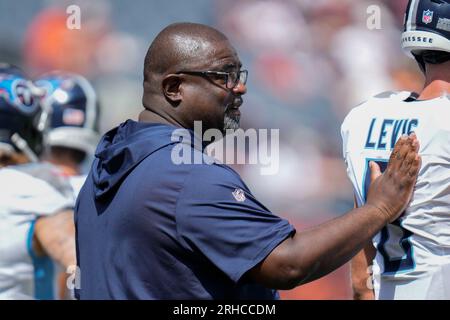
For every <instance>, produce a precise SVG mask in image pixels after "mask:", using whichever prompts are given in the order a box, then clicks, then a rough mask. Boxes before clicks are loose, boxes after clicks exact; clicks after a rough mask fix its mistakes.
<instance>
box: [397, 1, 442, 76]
mask: <svg viewBox="0 0 450 320" xmlns="http://www.w3.org/2000/svg"><path fill="white" fill-rule="evenodd" d="M402 48H403V50H404V51H405V52H406V53H407V54H408V55H409V56H412V57H414V58H415V59H416V60H417V62H418V63H419V66H420V67H421V69H422V70H423V71H425V63H434V62H435V63H443V62H445V61H447V60H448V58H450V56H449V55H448V54H446V53H450V0H410V1H409V3H408V7H407V9H406V13H405V23H404V32H403V34H402Z"/></svg>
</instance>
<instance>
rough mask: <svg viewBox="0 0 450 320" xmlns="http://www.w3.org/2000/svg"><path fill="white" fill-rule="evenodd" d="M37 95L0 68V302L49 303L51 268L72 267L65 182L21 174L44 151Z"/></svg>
mask: <svg viewBox="0 0 450 320" xmlns="http://www.w3.org/2000/svg"><path fill="white" fill-rule="evenodd" d="M41 91H42V90H39V89H38V88H37V87H35V86H34V85H33V84H32V83H31V81H29V80H27V78H26V77H25V76H24V74H23V73H22V72H21V71H20V70H19V69H18V68H16V67H12V66H9V65H0V168H1V169H0V299H35V298H36V299H53V298H55V289H56V288H55V286H54V284H55V281H54V274H55V273H54V271H55V265H54V263H53V262H54V261H56V262H58V263H59V264H61V265H62V266H63V267H64V268H67V267H69V266H71V265H75V262H76V259H75V240H74V227H73V210H72V209H71V208H73V205H74V204H73V199H71V198H70V197H69V198H68V197H65V196H64V192H63V190H64V182H61V181H58V179H57V178H55V179H53V180H54V183H51V182H46V181H44V180H42V179H37V178H36V177H33V176H31V175H29V174H27V173H26V171H27V170H26V169H25V168H26V167H27V165H26V163H27V162H36V161H37V160H38V155H39V153H40V152H41V151H42V136H43V130H44V129H45V125H44V126H43V124H45V121H41V120H42V119H43V118H42V110H41V107H40V105H39V103H38V98H37V95H36V94H37V93H40V92H41ZM52 184H53V185H52ZM50 258H51V259H50Z"/></svg>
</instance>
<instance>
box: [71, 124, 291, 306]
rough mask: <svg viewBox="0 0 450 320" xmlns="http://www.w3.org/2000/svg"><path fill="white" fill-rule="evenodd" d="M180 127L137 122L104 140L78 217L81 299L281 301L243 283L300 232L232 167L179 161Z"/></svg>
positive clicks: (80, 199) (269, 292) (271, 293)
mask: <svg viewBox="0 0 450 320" xmlns="http://www.w3.org/2000/svg"><path fill="white" fill-rule="evenodd" d="M175 129H176V128H175V127H171V126H168V125H163V124H149V123H140V122H135V121H131V120H128V121H126V122H125V123H123V124H121V125H120V126H119V127H117V128H115V129H113V130H111V131H109V132H108V133H106V134H105V136H104V137H103V138H102V140H101V142H100V144H99V146H98V148H97V152H96V158H95V160H94V163H93V165H92V168H91V171H90V173H89V176H88V178H87V180H86V183H85V184H84V186H83V188H82V190H81V192H80V195H79V197H78V201H77V206H76V210H75V224H76V245H77V263H78V267H79V268H80V269H79V271H80V275H81V277H80V278H81V287H80V289H79V290H76V297H77V298H79V299H276V298H278V293H277V292H276V291H275V290H271V289H267V288H264V287H263V286H261V285H259V284H257V283H254V282H252V281H251V280H250V279H249V278H247V277H243V276H244V275H245V273H246V272H247V271H249V270H250V269H252V268H253V267H254V266H256V265H257V264H258V263H259V262H261V261H262V260H263V259H264V258H265V257H266V256H267V255H268V254H269V253H270V252H271V251H272V250H273V249H274V248H275V247H276V246H277V245H279V244H280V243H281V242H282V241H283V240H285V239H286V238H287V237H289V236H291V235H292V234H293V233H294V232H295V230H294V228H293V227H292V226H291V225H290V224H289V223H288V221H286V220H284V219H281V218H279V217H277V216H275V215H274V214H272V213H271V212H270V211H269V210H268V209H266V208H265V207H264V206H263V205H262V204H261V203H260V202H259V201H258V200H256V199H255V197H254V196H253V195H252V193H251V192H250V190H249V189H248V188H247V186H246V185H245V184H244V182H243V181H242V180H241V178H240V177H239V175H238V174H237V173H236V172H235V171H233V170H232V169H231V168H229V167H228V166H226V165H222V164H217V163H213V164H206V163H202V164H178V165H177V164H175V163H174V162H173V161H172V158H171V154H172V150H173V148H174V147H175V146H176V145H177V144H179V143H185V142H180V141H172V140H174V139H173V138H172V134H173V131H174V130H175ZM175 140H176V139H175ZM189 148H190V150H191V151H192V152H193V153H201V150H197V149H195V148H194V147H193V146H191V145H189Z"/></svg>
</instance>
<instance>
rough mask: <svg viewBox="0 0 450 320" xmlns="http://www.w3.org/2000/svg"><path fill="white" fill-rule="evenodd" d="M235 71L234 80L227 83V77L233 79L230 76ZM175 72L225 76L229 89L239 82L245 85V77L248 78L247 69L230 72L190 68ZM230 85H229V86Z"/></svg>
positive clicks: (203, 75)
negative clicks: (191, 69)
mask: <svg viewBox="0 0 450 320" xmlns="http://www.w3.org/2000/svg"><path fill="white" fill-rule="evenodd" d="M233 73H236V80H234V82H232V83H231V84H229V79H233V78H232V77H231V74H233ZM175 74H189V75H193V76H202V77H206V78H208V79H209V77H210V76H224V77H225V87H226V88H227V89H229V90H231V89H234V88H236V86H237V85H238V84H239V83H242V84H243V85H245V84H246V83H247V79H248V70H245V69H243V70H239V71H238V72H235V71H232V72H224V71H210V70H208V71H190V70H183V71H178V72H177V73H175ZM242 75H244V76H243V78H242ZM230 85H231V87H230Z"/></svg>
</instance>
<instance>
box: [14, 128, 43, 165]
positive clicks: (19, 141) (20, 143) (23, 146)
mask: <svg viewBox="0 0 450 320" xmlns="http://www.w3.org/2000/svg"><path fill="white" fill-rule="evenodd" d="M11 141H12V143H14V145H15V146H16V148H17V149H19V150H20V151H21V152H22V153H23V154H24V155H26V156H27V157H28V159H30V161H31V162H38V161H39V158H38V157H37V155H36V154H35V153H34V152H33V150H31V148H30V147H29V146H28V143H27V142H26V141H25V139H23V138H22V137H21V136H20V135H19V134H18V133H14V134H13V135H12V136H11Z"/></svg>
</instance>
